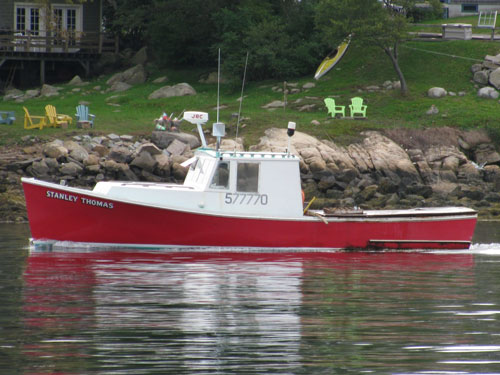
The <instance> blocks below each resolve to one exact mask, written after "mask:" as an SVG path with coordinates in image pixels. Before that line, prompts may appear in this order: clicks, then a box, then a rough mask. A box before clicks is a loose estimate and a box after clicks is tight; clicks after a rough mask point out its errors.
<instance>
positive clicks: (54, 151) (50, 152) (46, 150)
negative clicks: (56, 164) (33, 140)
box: [42, 141, 68, 160]
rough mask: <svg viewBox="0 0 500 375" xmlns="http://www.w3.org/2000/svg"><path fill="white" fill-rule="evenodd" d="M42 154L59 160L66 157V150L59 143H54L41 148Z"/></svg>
mask: <svg viewBox="0 0 500 375" xmlns="http://www.w3.org/2000/svg"><path fill="white" fill-rule="evenodd" d="M42 152H43V154H44V155H45V156H47V157H49V158H54V159H57V160H59V159H61V158H65V157H67V156H68V149H67V148H66V147H64V146H63V144H62V142H61V141H59V142H58V141H54V142H51V143H49V144H46V145H45V146H44V147H43V151H42Z"/></svg>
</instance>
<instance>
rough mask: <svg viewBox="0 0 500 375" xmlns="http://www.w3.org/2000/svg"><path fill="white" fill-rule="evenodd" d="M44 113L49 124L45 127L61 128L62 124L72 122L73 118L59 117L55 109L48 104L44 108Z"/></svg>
mask: <svg viewBox="0 0 500 375" xmlns="http://www.w3.org/2000/svg"><path fill="white" fill-rule="evenodd" d="M45 113H46V114H47V119H48V121H49V123H48V124H47V126H54V127H58V126H61V125H62V124H65V123H66V124H68V125H69V124H71V123H72V122H73V118H72V117H71V116H68V115H61V114H59V115H58V114H57V111H56V107H54V106H53V105H52V104H48V105H46V106H45Z"/></svg>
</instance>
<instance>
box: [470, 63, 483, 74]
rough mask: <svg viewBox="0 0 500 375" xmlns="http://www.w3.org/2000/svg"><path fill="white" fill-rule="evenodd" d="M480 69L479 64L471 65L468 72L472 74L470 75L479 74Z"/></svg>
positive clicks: (481, 67)
mask: <svg viewBox="0 0 500 375" xmlns="http://www.w3.org/2000/svg"><path fill="white" fill-rule="evenodd" d="M481 69H483V66H482V65H481V64H473V65H472V66H471V67H470V71H471V72H472V74H474V73H476V72H479V71H480V70H481Z"/></svg>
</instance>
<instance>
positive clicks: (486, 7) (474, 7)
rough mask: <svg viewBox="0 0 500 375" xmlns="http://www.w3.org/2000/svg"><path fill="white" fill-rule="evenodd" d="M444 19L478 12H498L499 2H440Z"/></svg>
mask: <svg viewBox="0 0 500 375" xmlns="http://www.w3.org/2000/svg"><path fill="white" fill-rule="evenodd" d="M441 2H442V3H443V8H444V18H453V17H462V16H470V15H476V14H479V13H480V12H487V11H495V10H496V11H499V12H500V0H441Z"/></svg>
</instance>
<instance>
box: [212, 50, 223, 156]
mask: <svg viewBox="0 0 500 375" xmlns="http://www.w3.org/2000/svg"><path fill="white" fill-rule="evenodd" d="M219 97H220V48H219V62H218V66H217V122H215V123H214V124H213V125H212V136H214V137H216V139H217V142H216V144H215V151H216V152H217V155H219V148H220V139H221V138H222V137H224V135H225V134H226V125H225V124H224V123H222V122H219V108H220V106H219Z"/></svg>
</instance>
